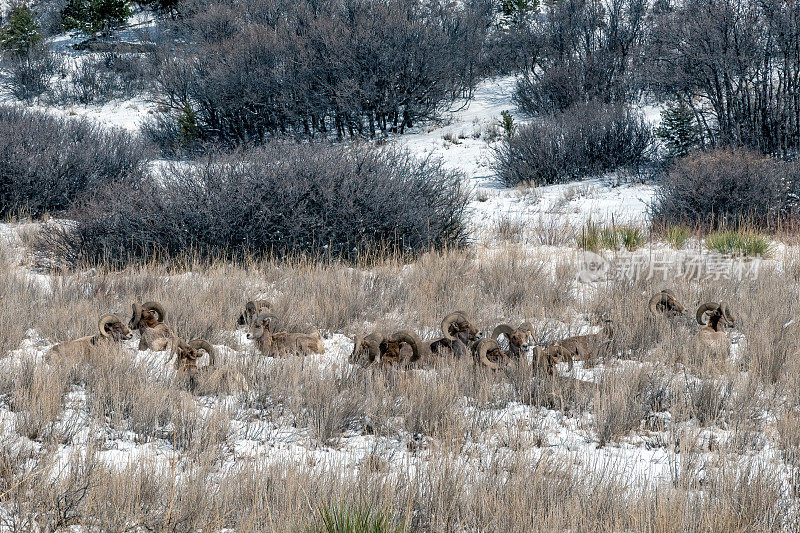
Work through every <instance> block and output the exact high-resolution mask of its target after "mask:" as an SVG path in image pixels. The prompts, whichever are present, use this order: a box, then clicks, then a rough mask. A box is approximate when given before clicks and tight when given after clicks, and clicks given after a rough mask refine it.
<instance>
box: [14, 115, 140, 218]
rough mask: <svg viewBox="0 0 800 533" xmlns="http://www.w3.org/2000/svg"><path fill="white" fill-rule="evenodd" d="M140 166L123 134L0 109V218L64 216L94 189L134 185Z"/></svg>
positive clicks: (136, 147)
mask: <svg viewBox="0 0 800 533" xmlns="http://www.w3.org/2000/svg"><path fill="white" fill-rule="evenodd" d="M144 160H145V150H144V148H143V146H142V144H141V143H140V142H139V141H138V140H137V139H136V138H135V137H133V136H131V135H130V134H128V133H125V132H121V131H112V130H107V129H105V128H102V127H99V126H96V125H94V124H92V123H90V122H88V121H84V120H77V119H62V118H56V117H53V116H50V115H46V114H44V113H40V112H36V111H31V110H27V109H24V108H21V107H16V106H5V105H4V106H0V217H2V216H6V215H9V214H16V213H26V214H29V215H31V216H33V217H38V216H41V215H42V214H44V213H48V212H49V213H57V212H61V211H64V210H66V209H67V208H69V207H70V205H71V204H72V203H73V202H74V201H76V200H79V199H81V198H85V197H86V196H87V195H88V194H90V193H92V192H93V191H94V190H96V189H97V188H99V187H102V186H104V185H107V184H115V185H116V186H118V187H119V186H120V184H125V183H128V182H136V181H138V179H139V176H140V175H141V172H142V167H143V163H144Z"/></svg>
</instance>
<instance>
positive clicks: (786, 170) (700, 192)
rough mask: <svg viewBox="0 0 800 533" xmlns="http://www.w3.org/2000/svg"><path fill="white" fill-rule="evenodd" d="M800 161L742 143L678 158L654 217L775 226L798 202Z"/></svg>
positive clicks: (665, 221)
mask: <svg viewBox="0 0 800 533" xmlns="http://www.w3.org/2000/svg"><path fill="white" fill-rule="evenodd" d="M798 184H800V166H798V164H797V163H793V162H786V161H780V160H777V159H773V158H769V157H765V156H762V155H759V154H758V153H756V152H752V151H748V150H744V149H739V150H731V149H717V150H712V151H709V152H698V153H693V154H690V155H688V156H686V157H684V158H682V159H678V160H677V161H676V162H675V163H674V164H673V166H672V167H671V168H670V170H669V171H668V172H667V173H666V175H665V177H664V180H663V183H662V187H660V188H659V189H658V192H657V196H656V199H655V202H654V204H653V213H652V216H653V223H654V224H656V225H659V226H669V225H676V224H686V225H697V226H702V227H705V228H720V227H729V228H736V227H739V226H741V225H745V226H757V227H760V228H775V227H776V226H779V225H780V224H782V223H784V222H786V221H787V220H789V219H790V218H793V217H795V216H796V214H797V208H798V196H797V193H798V190H799V189H798Z"/></svg>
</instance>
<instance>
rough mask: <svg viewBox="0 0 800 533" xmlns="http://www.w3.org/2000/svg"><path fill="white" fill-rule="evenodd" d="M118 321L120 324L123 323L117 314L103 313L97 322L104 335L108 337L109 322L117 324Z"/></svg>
mask: <svg viewBox="0 0 800 533" xmlns="http://www.w3.org/2000/svg"><path fill="white" fill-rule="evenodd" d="M116 323H120V324H121V323H122V320H120V319H119V317H118V316H117V315H103V316H101V317H100V320H99V321H98V322H97V327H98V328H100V334H101V335H103V337H108V332H107V331H106V326H107V325H109V324H116Z"/></svg>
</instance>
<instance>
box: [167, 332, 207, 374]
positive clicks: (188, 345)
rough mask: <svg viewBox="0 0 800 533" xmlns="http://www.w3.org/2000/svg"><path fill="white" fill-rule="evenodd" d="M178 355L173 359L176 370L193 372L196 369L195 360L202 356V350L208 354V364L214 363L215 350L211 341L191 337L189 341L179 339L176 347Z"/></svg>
mask: <svg viewBox="0 0 800 533" xmlns="http://www.w3.org/2000/svg"><path fill="white" fill-rule="evenodd" d="M176 351H177V355H178V357H177V358H176V359H175V369H176V370H187V371H189V372H193V371H195V370H196V369H197V360H198V359H199V358H201V357H203V352H205V353H206V354H208V364H209V366H214V364H215V363H216V352H215V351H214V347H213V346H211V343H209V342H208V341H206V340H204V339H193V340H190V341H189V342H183V341H181V342H180V343H178V345H177V347H176Z"/></svg>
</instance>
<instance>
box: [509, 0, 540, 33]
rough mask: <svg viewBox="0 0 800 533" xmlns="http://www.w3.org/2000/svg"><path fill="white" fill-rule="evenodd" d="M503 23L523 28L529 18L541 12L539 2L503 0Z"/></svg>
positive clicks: (534, 0)
mask: <svg viewBox="0 0 800 533" xmlns="http://www.w3.org/2000/svg"><path fill="white" fill-rule="evenodd" d="M500 9H501V11H502V12H503V23H504V24H505V25H506V26H514V27H519V26H522V25H523V24H524V23H525V22H526V21H527V20H528V17H529V16H530V15H531V14H533V13H536V12H538V11H539V0H502V3H501V4H500Z"/></svg>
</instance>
